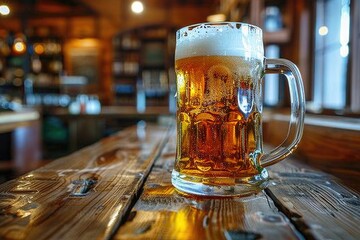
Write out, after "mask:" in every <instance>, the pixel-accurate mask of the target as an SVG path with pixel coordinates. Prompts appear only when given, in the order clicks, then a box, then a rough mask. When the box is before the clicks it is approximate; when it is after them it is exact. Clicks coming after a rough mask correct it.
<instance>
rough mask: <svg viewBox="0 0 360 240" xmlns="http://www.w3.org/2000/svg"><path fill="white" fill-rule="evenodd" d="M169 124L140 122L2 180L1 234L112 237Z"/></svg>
mask: <svg viewBox="0 0 360 240" xmlns="http://www.w3.org/2000/svg"><path fill="white" fill-rule="evenodd" d="M167 129H168V128H167V127H160V126H144V125H141V124H140V125H138V126H137V127H133V128H129V129H127V130H124V131H122V132H120V133H119V134H117V135H114V136H111V137H109V138H105V139H103V140H101V141H100V142H98V143H96V144H94V145H91V146H89V147H87V148H84V149H82V150H80V151H78V152H76V153H74V154H71V155H69V156H67V157H64V158H61V159H58V160H56V161H54V162H52V163H50V164H48V165H46V166H44V167H42V168H40V169H38V170H35V171H33V172H30V173H28V174H26V175H24V176H22V177H20V178H18V179H15V180H13V181H9V182H7V183H4V184H2V185H0V199H1V201H0V239H25V238H26V239H106V238H110V237H111V235H112V234H113V232H114V230H115V229H116V228H117V227H118V225H119V224H120V222H121V220H122V219H123V217H124V215H126V213H127V212H128V210H129V208H130V207H131V205H132V201H133V199H135V198H136V197H137V195H138V193H139V191H140V189H141V187H142V185H143V182H144V179H145V178H146V176H147V175H148V173H149V171H150V169H151V166H152V164H153V162H154V159H155V158H156V157H157V155H158V154H159V152H160V150H161V148H162V147H163V144H164V141H165V140H166V138H167V137H168V135H167Z"/></svg>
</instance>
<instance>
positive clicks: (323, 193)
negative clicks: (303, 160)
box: [266, 162, 360, 239]
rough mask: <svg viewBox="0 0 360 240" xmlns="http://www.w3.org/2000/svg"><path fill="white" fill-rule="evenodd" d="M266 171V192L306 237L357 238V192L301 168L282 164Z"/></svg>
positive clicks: (359, 207) (359, 213) (359, 199)
mask: <svg viewBox="0 0 360 240" xmlns="http://www.w3.org/2000/svg"><path fill="white" fill-rule="evenodd" d="M270 171H271V174H272V184H270V186H269V187H268V189H266V193H267V194H268V195H269V197H271V198H272V199H273V200H274V202H275V204H276V206H277V207H278V208H279V210H280V211H282V212H283V213H284V214H285V215H286V216H287V217H288V218H289V219H290V221H291V222H292V223H294V225H295V226H296V228H297V229H298V230H299V231H300V232H302V233H303V235H304V236H305V237H306V238H310V239H358V238H359V236H360V228H359V224H360V195H359V194H358V193H356V192H353V191H350V190H349V189H347V188H346V187H344V186H343V185H342V184H340V183H339V180H338V179H336V178H334V177H333V176H331V175H328V174H326V173H323V172H320V171H316V170H314V169H311V168H309V167H308V166H305V165H300V164H294V163H293V164H289V163H286V162H282V163H281V164H278V165H274V166H272V167H271V168H270Z"/></svg>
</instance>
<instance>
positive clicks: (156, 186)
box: [114, 132, 298, 239]
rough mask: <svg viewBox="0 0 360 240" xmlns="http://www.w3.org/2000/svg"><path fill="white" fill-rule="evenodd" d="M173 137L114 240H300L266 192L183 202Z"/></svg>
mask: <svg viewBox="0 0 360 240" xmlns="http://www.w3.org/2000/svg"><path fill="white" fill-rule="evenodd" d="M175 141H176V138H175V132H173V136H172V137H170V141H169V143H168V144H167V145H166V147H165V148H164V150H163V152H162V155H161V157H160V158H159V159H158V160H157V161H156V162H155V165H154V168H153V170H152V171H151V173H150V175H149V178H148V179H147V181H146V183H145V186H144V191H143V193H142V194H141V196H140V199H139V200H138V202H137V203H136V204H135V206H134V208H133V209H132V210H131V213H130V215H129V218H128V219H127V221H126V222H125V223H124V224H123V225H122V226H121V227H120V229H119V230H118V232H117V233H116V235H115V237H114V239H260V238H261V239H298V236H297V233H296V231H295V230H294V229H293V227H292V225H291V224H290V223H289V221H288V219H287V218H286V217H284V215H283V214H282V213H280V212H278V210H277V208H276V207H275V205H274V204H273V202H272V200H271V199H270V198H268V197H267V196H266V194H264V193H263V192H260V193H259V194H257V195H256V196H251V197H244V198H204V197H194V196H184V195H182V194H180V193H178V192H176V191H175V189H174V187H173V186H172V185H171V180H170V178H171V170H172V168H173V163H174V157H175V151H176V150H175V144H176V143H175Z"/></svg>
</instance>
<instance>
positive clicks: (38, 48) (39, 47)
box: [34, 43, 45, 55]
mask: <svg viewBox="0 0 360 240" xmlns="http://www.w3.org/2000/svg"><path fill="white" fill-rule="evenodd" d="M44 50H45V49H44V46H43V45H42V44H41V43H35V44H34V51H35V53H36V54H38V55H41V54H43V53H44Z"/></svg>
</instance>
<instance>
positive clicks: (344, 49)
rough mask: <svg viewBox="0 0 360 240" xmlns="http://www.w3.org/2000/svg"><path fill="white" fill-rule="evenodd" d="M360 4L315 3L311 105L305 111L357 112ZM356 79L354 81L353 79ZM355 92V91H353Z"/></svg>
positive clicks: (340, 0) (329, 0)
mask: <svg viewBox="0 0 360 240" xmlns="http://www.w3.org/2000/svg"><path fill="white" fill-rule="evenodd" d="M358 9H359V2H358V1H355V0H317V1H316V2H315V11H314V13H315V25H314V26H315V28H314V29H313V30H314V54H313V56H314V68H313V88H312V89H313V92H312V102H311V104H309V106H308V109H309V110H314V111H320V110H322V109H332V110H342V111H345V112H346V111H347V110H348V109H351V110H352V111H359V110H360V109H359V108H360V107H359V97H358V95H359V93H358V92H360V85H359V77H356V76H359V74H358V73H357V74H356V73H355V71H359V70H358V69H359V68H360V64H359V59H358V60H356V59H355V58H358V55H359V54H358V53H359V49H358V48H359V36H358V35H359V29H358V28H359V17H358V14H355V13H356V12H359V10H358ZM356 78H357V79H356ZM356 88H357V90H356Z"/></svg>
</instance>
